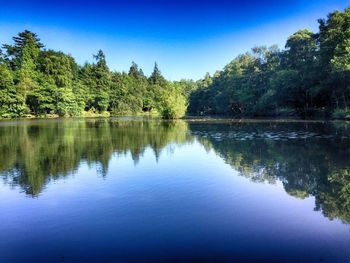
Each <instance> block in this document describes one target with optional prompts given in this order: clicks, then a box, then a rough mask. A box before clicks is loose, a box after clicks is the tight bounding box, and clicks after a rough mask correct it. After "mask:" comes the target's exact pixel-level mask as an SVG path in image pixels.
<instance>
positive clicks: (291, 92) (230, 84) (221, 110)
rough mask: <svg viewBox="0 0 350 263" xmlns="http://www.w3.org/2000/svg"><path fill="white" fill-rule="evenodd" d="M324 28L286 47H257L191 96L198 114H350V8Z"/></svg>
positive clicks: (331, 16)
mask: <svg viewBox="0 0 350 263" xmlns="http://www.w3.org/2000/svg"><path fill="white" fill-rule="evenodd" d="M318 22H319V32H318V33H313V32H310V31H309V30H307V29H302V30H299V31H298V32H296V33H294V34H293V35H291V36H290V37H289V38H288V40H287V43H286V45H285V49H284V50H279V49H278V47H276V46H272V47H269V48H267V47H255V48H253V49H252V51H251V52H248V53H246V54H243V55H239V56H238V57H237V58H235V59H234V60H233V61H231V62H230V63H229V64H228V65H226V66H225V68H224V69H223V70H222V71H218V72H216V73H215V74H214V76H213V77H211V76H209V75H206V76H205V78H204V79H203V80H201V81H200V82H199V83H198V84H199V85H198V89H197V90H196V91H195V92H193V94H192V95H191V97H190V104H189V111H190V112H192V113H196V114H201V115H203V114H224V115H235V116H276V115H284V116H286V115H299V116H304V117H307V116H317V117H335V118H343V117H347V116H350V112H349V105H350V8H348V9H346V10H345V11H344V12H339V11H335V12H333V13H330V14H329V15H328V18H327V19H320V20H319V21H318Z"/></svg>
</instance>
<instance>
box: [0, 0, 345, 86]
mask: <svg viewBox="0 0 350 263" xmlns="http://www.w3.org/2000/svg"><path fill="white" fill-rule="evenodd" d="M349 6H350V0H288V1H273V0H267V1H262V0H261V1H248V0H246V1H222V0H214V1H208V0H202V1H190V0H187V1H184V0H177V1H175V0H174V1H166V0H163V1H162V0H158V1H155V0H153V1H152V0H146V1H136V0H135V1H132V0H130V1H117V0H116V1H104V0H98V1H89V0H85V1H73V0H71V1H68V0H67V1H65V0H61V1H58V0H51V1H38V0H33V1H30V0H26V1H20V0H11V1H9V0H6V1H5V0H0V43H2V44H3V43H11V37H12V36H14V35H15V34H17V33H18V32H19V31H22V30H24V29H29V30H32V31H34V32H36V33H37V34H38V35H39V37H40V38H41V39H42V41H43V42H44V44H45V45H46V48H52V49H55V50H61V51H64V52H66V53H70V54H71V55H73V56H74V57H75V58H76V60H77V62H78V63H80V64H83V63H84V62H86V61H92V54H93V53H96V51H97V50H98V49H102V50H103V51H104V52H105V53H106V56H107V62H108V65H109V66H110V68H111V69H112V70H118V71H122V70H124V71H126V70H128V69H129V66H130V64H131V61H135V62H136V63H138V64H139V66H140V67H142V68H143V70H144V72H145V73H146V74H150V72H151V71H152V68H153V64H154V61H157V62H158V64H159V66H160V69H161V71H162V73H163V74H164V75H165V77H167V78H169V79H172V80H177V79H181V78H193V79H198V78H201V77H203V76H204V74H205V73H206V72H209V73H214V72H215V71H216V70H218V69H221V68H223V66H224V65H225V64H227V63H228V62H229V61H231V60H232V59H233V58H234V57H235V56H236V55H238V54H239V53H243V52H245V51H248V50H249V49H250V48H251V47H253V46H256V45H272V44H278V45H279V46H280V47H283V46H284V44H285V41H286V39H287V37H288V36H289V35H290V34H292V33H293V32H295V31H296V30H298V29H301V28H308V29H310V30H312V31H317V29H318V24H317V19H318V18H325V17H326V15H327V13H329V12H330V11H333V10H335V9H339V10H343V9H344V8H346V7H349Z"/></svg>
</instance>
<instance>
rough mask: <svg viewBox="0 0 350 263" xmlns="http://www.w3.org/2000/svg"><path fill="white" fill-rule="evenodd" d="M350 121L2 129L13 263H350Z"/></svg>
mask: <svg viewBox="0 0 350 263" xmlns="http://www.w3.org/2000/svg"><path fill="white" fill-rule="evenodd" d="M349 146H350V124H347V123H345V122H332V123H325V122H282V121H278V122H272V121H271V122H270V121H259V122H258V121H243V122H228V121H221V122H219V121H215V122H214V121H211V122H204V121H198V120H197V121H188V122H184V121H178V122H161V121H155V120H151V121H147V120H142V119H110V120H93V119H92V120H46V121H18V122H0V262H1V263H7V262H36V263H40V262H45V263H46V262H140V261H147V262H152V261H155V262H175V261H176V262H179V261H180V262H192V261H197V262H203V261H206V262H241V261H246V262H250V261H252V262H255V261H258V262H350V225H349V223H350V147H349Z"/></svg>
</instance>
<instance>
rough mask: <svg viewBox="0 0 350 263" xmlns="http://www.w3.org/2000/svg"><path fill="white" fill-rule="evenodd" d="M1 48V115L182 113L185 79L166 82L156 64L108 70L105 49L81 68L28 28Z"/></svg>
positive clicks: (166, 116) (184, 107) (167, 115)
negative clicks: (146, 71)
mask: <svg viewBox="0 0 350 263" xmlns="http://www.w3.org/2000/svg"><path fill="white" fill-rule="evenodd" d="M13 42H14V43H13V44H12V45H9V44H5V45H3V46H2V49H0V116H1V117H2V118H18V117H24V116H28V115H29V116H30V115H33V116H49V115H54V116H57V115H58V116H101V115H102V116H110V115H111V114H113V115H127V114H140V113H144V114H158V115H161V116H162V117H164V118H169V119H173V118H178V117H182V116H183V115H184V114H185V112H186V108H187V99H186V97H185V94H184V90H185V89H184V88H183V85H182V84H181V82H170V81H167V80H166V79H165V78H164V77H163V76H162V74H161V72H160V70H159V68H158V66H157V64H155V66H154V70H153V73H152V74H151V76H149V77H146V76H145V75H144V73H143V71H142V69H140V68H139V67H138V65H137V64H136V63H134V62H133V63H132V65H131V67H130V70H129V72H127V73H126V72H122V73H120V72H114V71H111V70H109V68H108V66H107V63H106V57H105V54H104V53H103V51H102V50H99V51H98V52H97V54H96V55H94V56H93V58H94V60H95V62H94V63H86V64H85V65H83V66H80V65H78V64H77V63H76V61H75V60H74V58H73V57H72V56H70V55H68V54H65V53H63V52H59V51H54V50H51V49H49V50H46V49H44V45H43V44H42V43H41V41H40V39H39V38H38V36H37V35H36V34H35V33H33V32H31V31H28V30H25V31H23V32H21V33H19V34H18V35H17V36H15V37H13Z"/></svg>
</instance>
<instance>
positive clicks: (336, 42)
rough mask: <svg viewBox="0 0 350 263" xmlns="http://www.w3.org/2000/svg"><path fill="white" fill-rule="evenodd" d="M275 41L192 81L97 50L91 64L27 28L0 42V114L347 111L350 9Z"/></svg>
mask: <svg viewBox="0 0 350 263" xmlns="http://www.w3.org/2000/svg"><path fill="white" fill-rule="evenodd" d="M318 22H319V32H316V33H314V32H311V31H309V30H307V29H301V30H299V31H297V32H295V33H294V34H292V35H291V36H290V37H289V38H288V39H287V41H286V45H285V48H284V49H279V48H278V47H277V46H271V47H265V46H257V47H254V48H253V49H252V50H251V51H250V52H247V53H245V54H241V55H238V56H237V57H236V58H234V59H233V60H232V61H231V62H230V63H229V64H227V65H226V66H225V67H224V68H223V69H222V70H220V71H217V72H215V73H214V74H212V75H210V74H206V75H205V76H204V78H203V79H201V80H198V81H193V80H181V81H168V80H166V78H164V76H163V75H162V73H161V70H160V69H159V67H158V64H157V63H155V65H154V69H153V72H152V73H151V75H150V76H145V74H144V73H143V71H142V69H141V68H140V67H139V66H138V65H137V64H136V63H135V62H132V64H131V66H130V69H129V71H128V72H127V73H126V72H115V71H111V70H110V69H109V67H108V64H107V59H106V56H105V54H104V52H103V51H102V50H99V51H98V52H97V53H96V54H95V55H93V58H94V63H86V64H85V65H78V64H77V63H76V61H75V60H74V58H73V57H72V56H71V55H68V54H65V53H63V52H58V51H54V50H50V49H45V48H44V44H43V43H41V40H40V39H39V37H38V36H37V35H36V34H35V33H33V32H30V31H28V30H25V31H23V32H20V33H19V34H18V35H17V36H15V37H13V44H4V45H3V46H2V49H0V75H1V76H2V80H1V85H0V89H1V90H0V92H1V94H2V97H1V99H0V109H1V110H0V117H2V118H16V117H25V116H28V115H34V116H48V115H55V116H97V115H99V116H100V115H103V116H110V115H129V114H151V115H161V116H162V117H164V118H170V119H172V118H180V117H183V116H184V115H185V114H189V115H212V114H214V115H226V116H233V117H241V116H302V117H310V116H314V117H335V118H344V117H346V118H350V109H349V105H350V8H348V9H345V10H344V11H343V12H341V11H335V12H332V13H330V14H329V15H328V17H327V18H326V19H320V20H319V21H318Z"/></svg>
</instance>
